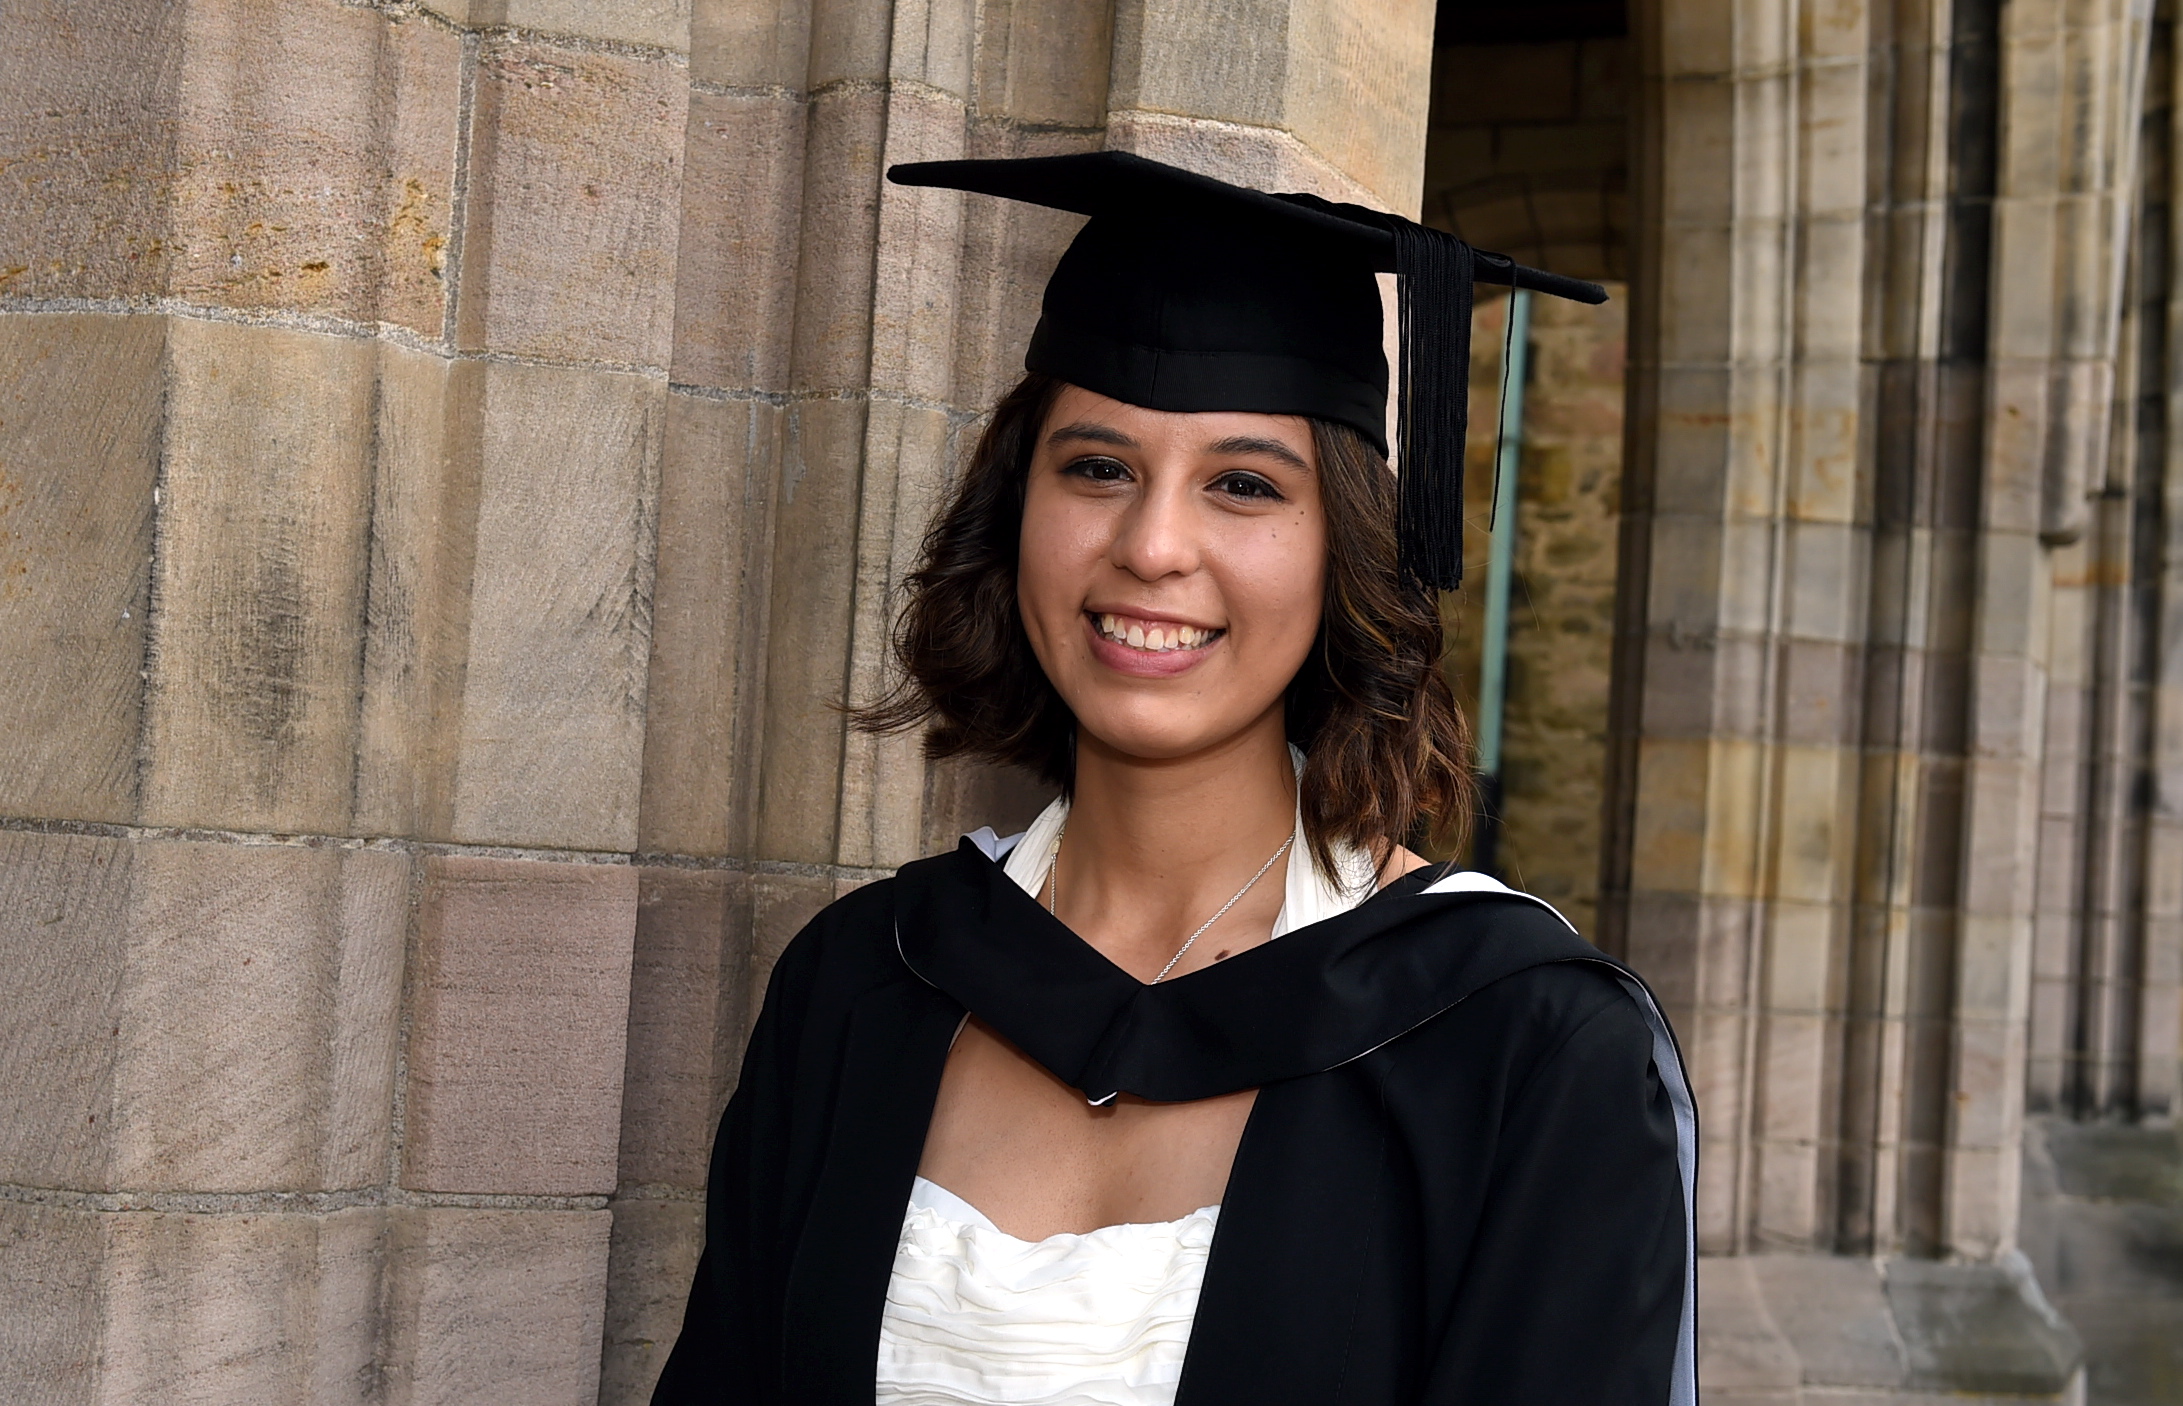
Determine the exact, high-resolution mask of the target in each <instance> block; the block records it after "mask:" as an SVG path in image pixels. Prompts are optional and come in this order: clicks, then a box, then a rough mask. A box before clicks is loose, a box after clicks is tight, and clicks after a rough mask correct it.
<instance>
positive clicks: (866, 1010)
mask: <svg viewBox="0 0 2183 1406" xmlns="http://www.w3.org/2000/svg"><path fill="white" fill-rule="evenodd" d="M962 1017H963V1010H962V1007H960V1006H958V1005H956V1004H955V1003H954V1002H953V1001H950V1000H949V999H948V998H947V997H946V996H945V995H942V994H941V993H940V992H938V991H936V990H934V989H933V988H931V987H929V986H925V985H923V984H922V983H919V982H914V981H907V980H905V981H900V982H895V983H891V984H889V985H887V986H883V987H880V988H878V989H876V990H874V991H871V992H869V993H867V994H866V995H865V996H864V997H862V998H861V999H860V1000H859V1001H858V1002H857V1004H856V1006H855V1008H854V1009H853V1010H852V1012H851V1014H850V1018H849V1029H848V1034H847V1036H846V1039H845V1041H844V1048H843V1051H842V1061H841V1066H840V1067H841V1084H840V1087H839V1089H838V1090H837V1091H836V1094H835V1098H834V1120H833V1127H832V1129H831V1131H830V1133H829V1135H828V1139H827V1152H826V1156H825V1157H824V1158H823V1159H822V1160H821V1163H820V1166H821V1171H820V1173H819V1182H818V1185H817V1187H816V1188H814V1190H813V1192H812V1198H811V1209H810V1213H809V1216H808V1217H807V1218H806V1220H805V1222H804V1231H803V1235H802V1238H801V1239H799V1240H798V1242H797V1244H796V1250H795V1255H794V1258H793V1260H792V1262H791V1264H790V1267H789V1272H788V1284H787V1289H786V1301H785V1302H784V1304H783V1306H782V1326H783V1329H784V1332H783V1341H784V1343H785V1347H784V1352H783V1358H782V1363H781V1381H782V1384H783V1386H784V1387H785V1388H786V1391H785V1399H786V1400H789V1401H795V1402H808V1403H837V1402H838V1403H844V1406H846V1403H851V1402H855V1403H858V1404H859V1406H871V1401H872V1380H873V1373H874V1371H875V1370H876V1367H877V1363H878V1360H879V1325H880V1320H881V1319H882V1317H883V1316H884V1315H885V1313H886V1305H887V1281H888V1279H889V1277H890V1276H891V1275H892V1273H893V1271H894V1254H895V1246H896V1244H897V1242H898V1240H899V1239H900V1237H901V1233H902V1213H903V1208H904V1207H905V1206H907V1205H908V1204H909V1199H910V1185H911V1183H912V1182H913V1181H915V1180H916V1177H917V1163H918V1159H919V1158H920V1157H921V1156H922V1155H923V1152H924V1147H925V1130H926V1128H927V1126H928V1125H929V1124H930V1123H931V1121H932V1108H933V1103H934V1101H935V1100H936V1099H937V1098H938V1097H939V1091H940V1075H941V1072H942V1071H943V1070H944V1069H945V1068H946V1066H947V1055H948V1047H949V1045H950V1044H951V1043H952V1042H953V1040H954V1037H955V1031H956V1028H957V1027H958V1026H959V1025H960V1024H961V1023H962Z"/></svg>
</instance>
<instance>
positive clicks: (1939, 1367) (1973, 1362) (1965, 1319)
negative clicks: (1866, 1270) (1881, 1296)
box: [1887, 1251, 2084, 1396]
mask: <svg viewBox="0 0 2183 1406" xmlns="http://www.w3.org/2000/svg"><path fill="white" fill-rule="evenodd" d="M1887 1301H1888V1306H1889V1308H1890V1309H1891V1310H1892V1311H1893V1312H1894V1315H1895V1321H1896V1325H1897V1330H1898V1331H1899V1332H1900V1333H1901V1334H1902V1338H1903V1347H1904V1351H1905V1354H1906V1356H1907V1358H1908V1361H1909V1367H1910V1385H1912V1386H1914V1387H1924V1388H1926V1389H1928V1390H1937V1391H1968V1392H1990V1393H1993V1394H1995V1395H2016V1396H2042V1395H2044V1396H2058V1395H2059V1394H2061V1393H2062V1392H2063V1391H2065V1390H2067V1389H2068V1387H2069V1384H2070V1379H2071V1378H2072V1377H2074V1376H2075V1375H2076V1374H2077V1373H2078V1371H2079V1370H2080V1367H2081V1364H2082V1362H2083V1358H2084V1347H2083V1344H2082V1343H2081V1342H2080V1341H2079V1339H2078V1337H2077V1334H2076V1331H2075V1330H2074V1329H2072V1328H2071V1327H2070V1326H2069V1325H2068V1324H2067V1323H2065V1322H2063V1321H2062V1318H2061V1315H2059V1314H2057V1313H2055V1311H2054V1310H2053V1308H2052V1307H2051V1306H2050V1305H2049V1304H2048V1303H2047V1301H2046V1299H2045V1297H2044V1296H2043V1295H2042V1294H2041V1293H2040V1291H2039V1286H2038V1284H2037V1282H2036V1281H2034V1280H2033V1278H2032V1274H2031V1268H2030V1266H2029V1264H2027V1263H2026V1262H2025V1260H2024V1257H2023V1256H2022V1255H2019V1254H2016V1253H2015V1252H2013V1251H2011V1252H2010V1253H2009V1255H2008V1256H2007V1257H2006V1258H2005V1260H2004V1263H2002V1264H1999V1265H1990V1264H1939V1263H1935V1262H1933V1261H1930V1260H1909V1259H1902V1260H1891V1261H1889V1262H1888V1265H1887Z"/></svg>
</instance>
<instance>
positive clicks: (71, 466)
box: [0, 173, 166, 822]
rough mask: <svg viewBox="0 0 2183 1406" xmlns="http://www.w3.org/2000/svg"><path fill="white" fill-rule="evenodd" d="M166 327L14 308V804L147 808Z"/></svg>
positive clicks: (3, 469) (91, 814)
mask: <svg viewBox="0 0 2183 1406" xmlns="http://www.w3.org/2000/svg"><path fill="white" fill-rule="evenodd" d="M5 174H6V173H0V179H5ZM165 340H166V321H165V319H163V318H158V317H94V316H16V317H9V318H7V319H5V321H0V611H4V612H5V615H6V618H7V621H8V627H7V630H6V631H5V633H4V634H0V716H4V717H5V718H7V720H8V724H7V726H6V727H5V728H0V808H4V809H5V810H7V811H9V812H11V813H13V814H16V815H28V816H39V817H45V818H52V819H66V820H106V821H121V822H126V821H130V820H134V819H135V818H136V800H137V795H136V789H137V764H136V762H137V759H136V750H137V736H138V730H139V724H140V722H141V717H142V699H143V688H144V684H143V678H142V672H141V671H142V669H143V665H144V616H145V603H146V601H145V595H146V586H147V584H148V575H149V572H148V567H149V563H150V560H151V547H152V487H153V484H154V482H155V481H156V479H157V476H158V472H159V449H160V445H159V428H160V426H159V413H160V393H161V380H162V376H161V367H160V360H161V353H162V350H163V348H164V345H165Z"/></svg>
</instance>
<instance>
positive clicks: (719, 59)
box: [690, 0, 812, 92]
mask: <svg viewBox="0 0 2183 1406" xmlns="http://www.w3.org/2000/svg"><path fill="white" fill-rule="evenodd" d="M811 9H812V7H811V6H810V5H809V4H807V3H805V0H693V3H692V5H691V7H690V76H691V77H692V78H693V79H695V80H697V81H698V82H701V83H714V84H719V85H720V86H722V87H727V88H780V89H787V90H795V91H799V92H800V91H801V90H802V89H803V88H804V87H805V86H806V84H807V82H808V78H809V74H810V69H811V65H810V48H811V18H812V17H811Z"/></svg>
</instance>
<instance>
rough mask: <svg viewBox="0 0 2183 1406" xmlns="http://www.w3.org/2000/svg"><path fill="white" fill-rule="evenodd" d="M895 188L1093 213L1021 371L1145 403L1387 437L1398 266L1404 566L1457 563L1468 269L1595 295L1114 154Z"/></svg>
mask: <svg viewBox="0 0 2183 1406" xmlns="http://www.w3.org/2000/svg"><path fill="white" fill-rule="evenodd" d="M887 179H889V180H891V181H894V182H895V183H897V184H899V185H912V186H939V187H943V188H945V189H950V190H964V191H975V192H978V193H980V194H984V195H998V196H1004V197H1006V198H1008V199H1010V200H1021V201H1026V202H1028V203H1030V204H1033V205H1044V206H1047V207H1050V208H1052V209H1056V210H1069V211H1073V212H1075V213H1076V214H1079V215H1089V216H1091V220H1090V222H1089V223H1088V224H1086V225H1085V226H1084V228H1083V229H1082V230H1081V231H1079V232H1078V234H1077V236H1076V240H1075V242H1074V243H1072V244H1071V245H1070V246H1069V249H1068V252H1067V253H1065V254H1063V255H1062V256H1061V262H1060V263H1059V264H1058V265H1056V266H1055V268H1054V273H1053V277H1052V278H1051V279H1049V280H1048V281H1047V284H1046V297H1045V302H1044V305H1043V309H1042V316H1041V317H1040V318H1039V324H1038V328H1037V330H1036V331H1034V332H1033V333H1032V334H1031V345H1030V347H1029V349H1028V350H1027V351H1026V352H1025V354H1024V358H1023V364H1024V368H1025V369H1026V370H1029V371H1034V372H1038V373H1040V374H1042V375H1047V376H1052V377H1055V378H1056V379H1058V380H1063V381H1067V382H1069V383H1070V384H1072V385H1077V386H1082V387H1083V388H1084V389H1086V390H1090V391H1096V392H1098V393H1099V394H1101V395H1105V396H1111V397H1113V398H1114V399H1116V400H1120V401H1126V402H1128V403H1129V404H1131V405H1140V406H1143V407H1145V408H1146V409H1149V410H1170V411H1199V410H1247V411H1256V412H1259V413H1262V414H1274V415H1305V416H1310V417H1312V418H1314V419H1321V420H1331V421H1334V422H1336V423H1339V424H1343V425H1347V426H1349V427H1350V428H1352V429H1354V430H1356V431H1357V432H1358V433H1360V434H1362V435H1363V436H1364V437H1365V438H1366V440H1368V441H1369V442H1370V443H1371V444H1372V445H1373V447H1375V448H1376V449H1378V450H1379V451H1380V452H1381V453H1382V454H1385V453H1386V452H1387V436H1386V424H1387V357H1386V353H1385V352H1384V351H1383V350H1382V341H1381V318H1380V294H1379V285H1378V282H1377V281H1376V280H1375V279H1374V277H1373V275H1374V274H1378V273H1392V274H1394V275H1396V277H1397V281H1398V294H1399V301H1398V307H1399V309H1400V319H1401V326H1400V329H1399V330H1400V346H1401V349H1402V375H1401V385H1400V387H1399V391H1400V395H1399V399H1398V400H1397V404H1396V425H1397V428H1396V440H1397V444H1398V447H1399V449H1400V451H1401V455H1400V460H1399V463H1400V467H1401V489H1400V499H1401V511H1400V517H1399V520H1398V522H1397V540H1398V541H1399V542H1400V544H1401V561H1402V570H1403V573H1404V575H1405V576H1407V577H1408V578H1409V579H1411V580H1412V581H1415V582H1417V583H1418V584H1420V585H1422V586H1426V587H1429V588H1432V589H1436V590H1452V589H1453V588H1454V587H1455V586H1456V585H1457V584H1458V583H1459V582H1460V581H1461V580H1462V575H1463V436H1464V430H1465V424H1466V421H1467V420H1468V418H1469V405H1470V318H1471V289H1472V285H1473V284H1474V283H1499V284H1508V285H1511V286H1514V287H1517V288H1529V289H1532V290H1534V291H1537V292H1540V293H1551V294H1553V295H1555V296H1556V297H1562V298H1571V299H1574V300H1576V301H1577V302H1580V303H1603V302H1605V301H1606V300H1607V292H1606V290H1605V289H1603V288H1601V287H1600V286H1599V285H1598V284H1596V283H1585V282H1582V281H1580V280H1578V279H1574V278H1563V277H1561V276H1559V275H1557V274H1551V273H1544V272H1541V271H1540V270H1538V269H1534V268H1526V267H1525V266H1524V265H1522V264H1519V263H1517V262H1516V261H1515V260H1513V259H1510V258H1508V257H1507V256H1506V255H1503V254H1489V253H1487V252H1485V251H1483V250H1479V249H1473V248H1472V247H1471V246H1470V245H1468V244H1465V243H1464V242H1463V241H1462V240H1460V239H1458V238H1456V237H1455V236H1454V235H1451V234H1444V233H1442V232H1440V231H1438V230H1432V229H1427V228H1426V227H1425V226H1423V225H1420V224H1418V223H1416V222H1415V221H1412V220H1406V219H1404V218H1402V217H1401V216H1400V215H1392V214H1388V213H1386V212H1385V211H1381V210H1372V209H1368V208H1366V207H1365V206H1362V205H1343V204H1336V203H1334V202H1332V201H1327V200H1321V199H1320V198H1318V197H1317V196H1313V195H1275V194H1268V193H1266V192H1264V191H1256V190H1249V189H1246V188H1245V187H1242V186H1235V185H1230V184H1228V183H1227V182H1226V181H1218V180H1214V179H1213V178H1211V177H1209V176H1201V175H1198V174H1196V173H1194V172H1191V171H1184V170H1181V169H1179V168H1177V167H1174V166H1168V165H1164V164H1162V163H1160V162H1157V161H1148V160H1146V159H1145V158H1143V157H1141V156H1133V155H1131V154H1129V153H1127V152H1120V151H1100V152H1089V153H1084V154H1080V155H1074V156H1038V157H1027V158H1021V159H1016V160H1002V161H923V162H917V163H914V164H911V165H906V166H895V167H892V168H890V169H889V170H888V172H887Z"/></svg>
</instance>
